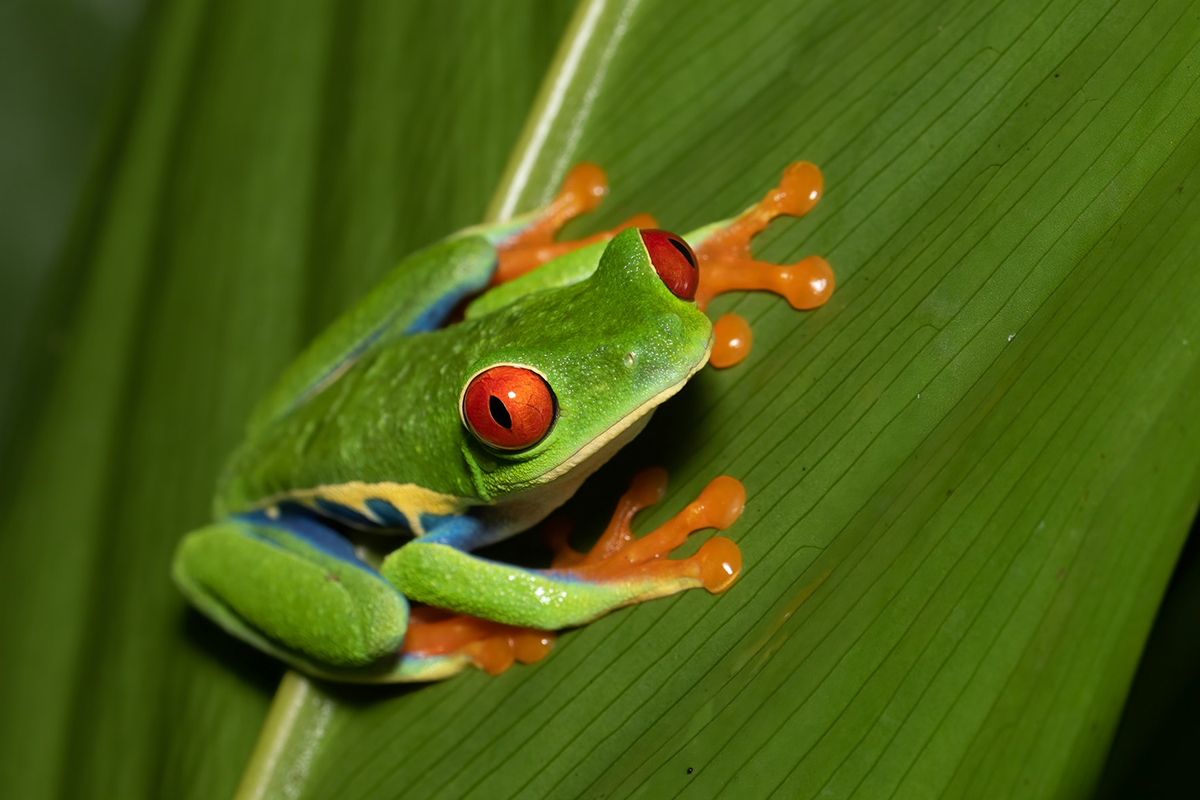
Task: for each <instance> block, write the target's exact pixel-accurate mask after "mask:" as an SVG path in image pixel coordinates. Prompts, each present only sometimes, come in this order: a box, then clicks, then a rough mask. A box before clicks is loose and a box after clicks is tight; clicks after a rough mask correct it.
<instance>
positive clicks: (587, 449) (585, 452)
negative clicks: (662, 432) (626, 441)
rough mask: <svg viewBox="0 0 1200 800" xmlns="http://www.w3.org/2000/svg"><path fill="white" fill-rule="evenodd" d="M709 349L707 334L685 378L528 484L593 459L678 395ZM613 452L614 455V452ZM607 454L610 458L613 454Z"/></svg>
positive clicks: (545, 480) (701, 365) (547, 479)
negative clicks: (704, 343)
mask: <svg viewBox="0 0 1200 800" xmlns="http://www.w3.org/2000/svg"><path fill="white" fill-rule="evenodd" d="M712 349H713V337H712V336H711V335H710V336H709V337H708V346H707V347H705V348H704V356H703V357H702V358H701V359H700V360H699V361H697V362H696V363H695V364H694V365H693V366H692V368H691V369H690V370H688V374H687V375H685V376H683V378H681V379H680V380H679V381H678V382H676V383H673V384H671V385H670V386H668V387H667V388H666V389H663V390H662V391H661V392H659V393H658V394H656V395H654V396H653V397H651V398H650V399H649V400H647V401H646V402H644V403H642V404H641V405H640V406H638V407H637V408H635V409H634V410H633V411H630V412H629V413H628V414H626V415H625V416H624V417H622V418H621V419H620V420H618V421H617V423H616V424H615V425H613V426H612V427H611V428H609V429H608V430H607V431H605V432H604V434H603V435H602V436H598V437H596V438H595V439H593V440H592V441H590V442H588V443H587V444H586V445H584V446H583V447H581V448H580V449H578V450H576V451H575V452H574V453H572V454H571V456H570V457H568V458H567V459H566V460H564V461H563V462H562V463H561V464H559V465H558V466H556V467H555V468H554V469H552V470H550V471H549V472H544V473H542V474H541V475H539V476H538V477H536V478H533V479H532V480H530V481H529V483H528V484H527V485H528V486H536V485H539V484H544V483H550V482H551V481H553V480H555V479H557V478H561V477H562V476H563V475H565V474H567V473H569V472H572V471H573V470H574V469H575V468H576V467H577V466H579V465H580V464H582V463H583V462H585V461H587V460H588V459H589V458H591V457H592V456H594V455H595V454H596V453H598V452H599V451H600V450H602V449H603V448H604V447H605V445H607V444H609V443H610V442H612V441H613V440H614V439H616V438H618V437H619V436H621V434H623V433H625V432H626V431H627V430H629V428H631V427H632V426H633V425H634V424H636V423H637V422H638V421H639V420H641V419H642V418H643V417H645V416H646V415H647V414H649V413H650V412H651V411H653V410H654V409H655V408H657V407H658V406H660V405H662V404H663V403H664V402H666V401H667V400H669V399H670V398H671V397H673V396H674V395H675V394H677V393H678V392H679V390H680V389H682V388H683V387H684V385H686V384H687V382H688V381H690V380H691V379H692V376H693V375H695V374H696V373H697V372H699V371H700V370H701V369H703V368H704V365H705V364H707V363H708V358H709V356H710V355H712ZM613 452H614V453H615V452H616V450H614V451H613ZM609 455H610V456H611V455H612V453H610V454H609ZM606 460H607V459H601V461H600V463H597V464H596V465H595V466H596V468H599V467H600V464H601V463H603V462H604V461H606Z"/></svg>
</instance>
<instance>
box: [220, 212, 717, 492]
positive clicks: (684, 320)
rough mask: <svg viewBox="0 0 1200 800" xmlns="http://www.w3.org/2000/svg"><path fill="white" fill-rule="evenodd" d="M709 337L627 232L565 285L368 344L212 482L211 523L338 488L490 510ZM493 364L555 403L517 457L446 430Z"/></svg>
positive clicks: (686, 369)
mask: <svg viewBox="0 0 1200 800" xmlns="http://www.w3.org/2000/svg"><path fill="white" fill-rule="evenodd" d="M466 241H467V242H471V243H472V244H471V245H467V246H472V247H473V246H474V244H473V243H474V242H477V241H478V240H477V239H474V238H472V239H468V240H466ZM418 258H419V257H418ZM547 266H549V265H547ZM711 330H712V328H711V324H710V323H709V321H708V318H707V317H705V316H704V314H702V313H701V312H700V311H698V310H697V309H696V308H695V306H694V305H693V304H688V303H684V302H681V301H680V300H679V299H678V298H676V297H675V296H674V295H672V294H671V293H670V291H669V290H668V289H667V288H666V287H665V286H664V285H663V283H662V281H661V280H660V279H659V278H658V275H657V273H656V272H655V271H654V268H653V266H652V265H651V264H650V262H649V257H648V256H647V255H646V251H645V248H644V247H643V245H642V243H641V240H640V239H639V238H638V235H637V231H635V230H629V231H626V232H625V233H622V234H620V235H619V236H617V237H616V238H615V239H613V240H612V242H610V243H609V245H608V247H607V248H606V249H605V250H604V251H603V256H602V257H601V258H600V261H599V263H598V265H597V266H596V268H595V270H594V272H593V273H592V274H591V275H590V276H588V277H587V278H586V279H584V280H582V281H580V282H578V283H574V284H569V285H566V286H561V287H555V288H549V289H543V290H540V291H536V292H533V293H530V294H526V295H524V296H520V297H518V298H516V299H514V301H513V302H511V303H509V304H508V305H505V306H502V307H501V308H499V309H497V310H495V311H493V312H492V313H490V314H485V315H481V316H477V317H473V318H471V319H467V320H464V321H463V322H460V323H458V324H456V325H452V326H450V327H448V328H444V329H441V330H436V331H431V332H427V333H418V334H415V335H411V336H394V337H393V336H387V335H384V336H380V337H379V338H377V339H376V340H375V342H374V343H372V344H371V345H369V346H368V347H367V348H366V349H365V350H364V352H362V354H361V355H359V356H358V357H357V359H356V360H355V361H354V363H353V365H352V366H351V367H350V368H348V369H347V370H346V371H345V372H344V374H342V375H341V376H340V377H339V378H338V379H337V380H336V381H334V382H333V383H332V384H331V385H329V386H327V387H326V388H325V389H324V390H323V391H321V392H319V393H317V394H314V395H311V396H309V397H308V398H307V400H306V401H305V402H304V403H303V404H302V405H300V406H299V407H297V408H295V409H294V410H292V411H291V412H290V413H287V414H284V415H282V416H279V417H277V418H276V419H275V420H273V421H272V422H269V423H266V424H263V425H260V426H259V427H258V428H257V429H256V430H255V431H254V434H253V435H252V436H251V437H250V438H248V439H247V440H246V442H245V444H244V445H243V446H242V447H241V448H240V449H239V450H238V451H237V453H236V454H235V456H234V458H233V460H232V461H231V463H230V465H229V467H228V469H227V470H226V471H225V473H224V478H223V480H222V485H221V489H220V497H219V499H218V501H217V505H218V511H219V512H222V513H229V512H237V511H240V510H244V509H246V508H250V507H253V506H255V505H256V504H258V503H259V502H260V501H262V500H263V499H264V498H268V497H273V496H278V495H280V494H282V493H286V492H290V491H292V490H294V489H307V488H311V487H315V486H321V485H327V484H340V483H346V482H349V481H362V482H366V483H376V482H383V481H389V482H395V483H401V484H404V483H414V484H418V485H421V486H423V487H425V488H427V489H430V490H433V491H436V492H439V493H443V494H447V495H453V496H455V497H461V498H465V499H466V500H467V501H469V502H470V503H471V504H486V503H495V502H500V501H502V500H503V498H504V497H505V496H506V495H510V494H513V493H516V492H519V491H521V490H523V489H528V488H530V487H531V486H533V485H535V484H536V482H537V481H538V479H539V477H541V476H543V475H545V474H546V473H549V472H551V471H552V470H553V469H554V468H555V467H557V466H559V465H560V464H563V463H564V462H567V461H568V460H569V459H570V457H571V456H572V455H574V454H575V453H576V452H577V451H578V450H579V449H580V448H582V447H583V446H584V445H586V444H587V443H588V442H591V441H593V440H595V439H597V438H598V437H600V436H601V435H602V434H603V433H604V432H605V431H607V430H608V429H609V428H611V427H612V426H613V425H614V424H616V423H617V422H618V421H619V420H621V419H623V418H624V417H625V416H627V415H628V414H630V413H631V412H633V411H634V410H635V409H637V408H639V407H641V406H642V405H643V404H644V403H645V402H647V401H648V400H650V399H651V398H653V397H655V396H657V395H659V394H661V393H662V392H663V391H666V390H667V389H669V388H670V387H672V386H675V385H676V384H678V383H679V382H680V381H681V380H684V379H686V377H687V376H688V375H689V374H690V373H691V372H692V371H694V369H695V368H696V367H697V366H698V365H699V364H702V363H703V362H704V359H705V358H706V356H707V350H708V346H709V338H710V336H711ZM331 349H332V348H331ZM345 349H346V350H349V349H351V348H349V347H347V348H345ZM630 356H632V358H631V357H630ZM505 363H512V364H522V365H525V366H528V367H531V368H533V369H534V370H536V371H537V372H539V373H541V374H542V375H543V376H544V377H545V378H546V380H547V382H548V383H549V384H550V386H551V387H552V388H553V389H554V392H555V395H556V397H557V399H558V420H557V422H556V424H555V426H554V430H553V431H552V432H551V434H550V435H549V436H547V437H546V439H545V440H544V441H543V442H542V443H540V444H539V445H537V446H535V447H534V448H533V449H531V450H529V451H525V452H523V453H521V454H519V455H508V454H501V453H497V452H495V451H494V450H491V449H489V448H487V447H485V446H484V445H482V444H480V443H479V442H478V441H476V440H475V439H474V437H472V436H470V434H468V433H467V432H466V431H465V430H464V429H463V426H462V422H461V420H460V418H459V394H460V393H461V392H462V389H463V387H464V386H465V384H466V382H467V380H468V379H469V378H470V377H471V376H473V375H474V374H476V373H477V372H479V371H480V370H482V369H484V368H486V367H488V366H491V365H494V364H505ZM459 453H464V454H465V455H466V458H463V457H458V456H457V454H459ZM472 462H473V463H472Z"/></svg>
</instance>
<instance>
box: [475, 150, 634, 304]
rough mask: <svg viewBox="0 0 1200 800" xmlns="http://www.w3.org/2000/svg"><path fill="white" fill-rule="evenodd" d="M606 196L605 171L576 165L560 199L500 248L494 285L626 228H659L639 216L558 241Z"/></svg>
mask: <svg viewBox="0 0 1200 800" xmlns="http://www.w3.org/2000/svg"><path fill="white" fill-rule="evenodd" d="M606 194H608V179H607V178H605V177H604V170H602V169H601V168H600V167H598V166H596V165H595V164H591V163H588V162H586V161H585V162H582V163H579V164H576V165H575V166H574V167H573V168H572V169H571V171H570V172H569V173H567V177H566V178H565V179H564V180H563V185H562V188H561V189H560V190H559V192H558V196H557V197H555V198H554V200H552V201H551V202H550V204H549V205H548V206H546V207H545V208H544V209H542V211H541V213H539V214H538V216H537V217H536V218H535V219H534V221H533V222H532V223H531V224H530V225H529V227H527V228H525V229H524V230H523V231H521V232H520V233H518V234H516V235H514V236H512V237H510V238H509V239H507V240H505V241H504V242H502V243H501V244H500V245H499V246H498V247H497V248H496V249H497V250H498V251H499V264H498V266H497V267H496V272H495V273H494V274H493V275H492V285H493V286H497V285H499V284H501V283H505V282H506V281H511V280H512V279H513V278H519V277H520V276H522V275H524V274H525V273H526V272H529V271H531V270H534V269H536V268H537V267H540V266H541V265H542V264H545V263H546V262H547V261H550V260H552V259H555V258H558V257H559V256H561V255H564V254H565V253H569V252H571V251H572V250H578V249H579V248H581V247H586V246H587V245H589V244H595V243H596V242H604V241H608V240H609V239H611V238H612V237H614V236H616V235H617V234H618V233H620V232H621V231H623V230H625V229H626V228H654V227H657V223H656V222H655V221H654V218H653V217H651V216H650V215H649V214H637V215H635V216H633V217H631V218H629V219H628V220H626V221H625V222H623V223H621V224H620V225H618V226H617V227H615V228H609V229H608V230H605V231H600V232H599V233H595V234H592V235H591V236H585V237H583V238H582V239H572V240H570V241H566V242H556V241H554V237H555V235H557V234H558V232H559V230H561V229H562V226H563V225H565V224H567V222H569V221H570V220H572V219H574V218H575V217H578V216H580V215H582V214H586V213H587V212H589V211H594V210H595V209H596V207H597V206H599V205H600V201H601V200H603V199H604V195H606Z"/></svg>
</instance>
